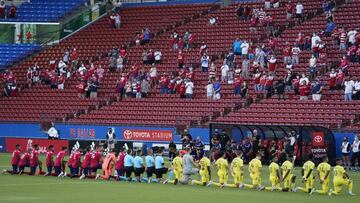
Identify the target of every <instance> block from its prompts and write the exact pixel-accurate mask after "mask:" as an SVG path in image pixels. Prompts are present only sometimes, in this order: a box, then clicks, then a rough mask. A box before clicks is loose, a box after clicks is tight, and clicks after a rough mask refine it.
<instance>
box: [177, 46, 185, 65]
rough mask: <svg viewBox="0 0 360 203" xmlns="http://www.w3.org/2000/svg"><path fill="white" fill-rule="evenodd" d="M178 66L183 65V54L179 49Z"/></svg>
mask: <svg viewBox="0 0 360 203" xmlns="http://www.w3.org/2000/svg"><path fill="white" fill-rule="evenodd" d="M177 59H178V68H179V69H181V68H183V66H184V65H185V54H184V53H183V52H182V50H179V53H178V57H177Z"/></svg>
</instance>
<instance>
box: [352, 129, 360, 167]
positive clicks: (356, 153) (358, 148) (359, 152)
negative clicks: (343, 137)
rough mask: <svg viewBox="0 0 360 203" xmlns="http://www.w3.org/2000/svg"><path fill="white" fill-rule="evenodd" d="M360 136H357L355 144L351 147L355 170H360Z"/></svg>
mask: <svg viewBox="0 0 360 203" xmlns="http://www.w3.org/2000/svg"><path fill="white" fill-rule="evenodd" d="M359 138H360V134H358V135H355V138H354V142H353V144H352V145H351V148H352V157H351V165H352V167H353V168H352V169H353V170H356V171H357V170H359V165H360V140H359ZM356 160H357V161H358V167H356V164H355V162H356Z"/></svg>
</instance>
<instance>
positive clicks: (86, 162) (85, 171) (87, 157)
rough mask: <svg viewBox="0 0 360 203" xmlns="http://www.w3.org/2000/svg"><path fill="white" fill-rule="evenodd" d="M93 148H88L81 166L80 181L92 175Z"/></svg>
mask: <svg viewBox="0 0 360 203" xmlns="http://www.w3.org/2000/svg"><path fill="white" fill-rule="evenodd" d="M90 151H91V147H87V148H86V153H85V156H84V159H83V162H82V164H81V168H82V170H83V171H82V174H81V176H80V180H81V179H84V178H86V176H88V175H89V174H90V163H91V152H90Z"/></svg>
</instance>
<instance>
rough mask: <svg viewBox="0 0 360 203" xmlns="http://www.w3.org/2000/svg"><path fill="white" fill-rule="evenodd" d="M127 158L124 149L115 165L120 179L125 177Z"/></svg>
mask: <svg viewBox="0 0 360 203" xmlns="http://www.w3.org/2000/svg"><path fill="white" fill-rule="evenodd" d="M125 156H126V153H125V148H122V149H121V150H120V153H119V155H118V157H117V159H116V164H115V170H116V173H117V176H118V177H120V176H124V158H125Z"/></svg>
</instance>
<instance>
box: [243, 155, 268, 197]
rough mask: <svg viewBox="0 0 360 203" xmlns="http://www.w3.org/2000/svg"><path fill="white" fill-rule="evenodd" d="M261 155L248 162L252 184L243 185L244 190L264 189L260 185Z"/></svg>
mask: <svg viewBox="0 0 360 203" xmlns="http://www.w3.org/2000/svg"><path fill="white" fill-rule="evenodd" d="M261 172H262V164H261V155H260V154H257V155H256V158H254V159H252V160H251V161H250V162H249V173H250V178H251V180H252V184H251V185H249V184H244V186H245V187H246V188H250V189H258V190H263V189H264V188H265V187H264V186H262V185H261Z"/></svg>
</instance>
